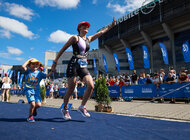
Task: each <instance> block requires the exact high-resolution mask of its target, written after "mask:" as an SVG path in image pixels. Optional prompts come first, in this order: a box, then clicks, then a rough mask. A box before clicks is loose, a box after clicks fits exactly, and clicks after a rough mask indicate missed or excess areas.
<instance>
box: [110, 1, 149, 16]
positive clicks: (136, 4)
mask: <svg viewBox="0 0 190 140" xmlns="http://www.w3.org/2000/svg"><path fill="white" fill-rule="evenodd" d="M151 1H153V0H125V2H124V4H123V5H120V4H112V3H111V2H109V3H108V4H107V8H111V9H113V11H114V12H118V13H120V14H125V13H126V12H132V11H134V10H136V9H138V8H140V7H141V6H142V5H143V3H146V4H147V3H149V2H151Z"/></svg>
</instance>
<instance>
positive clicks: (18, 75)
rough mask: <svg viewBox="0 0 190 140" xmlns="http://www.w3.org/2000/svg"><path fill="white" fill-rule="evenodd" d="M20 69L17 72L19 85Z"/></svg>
mask: <svg viewBox="0 0 190 140" xmlns="http://www.w3.org/2000/svg"><path fill="white" fill-rule="evenodd" d="M19 78H20V71H18V73H17V85H19Z"/></svg>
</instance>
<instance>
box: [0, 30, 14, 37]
mask: <svg viewBox="0 0 190 140" xmlns="http://www.w3.org/2000/svg"><path fill="white" fill-rule="evenodd" d="M0 37H5V38H8V39H10V38H11V34H10V32H9V31H7V30H0Z"/></svg>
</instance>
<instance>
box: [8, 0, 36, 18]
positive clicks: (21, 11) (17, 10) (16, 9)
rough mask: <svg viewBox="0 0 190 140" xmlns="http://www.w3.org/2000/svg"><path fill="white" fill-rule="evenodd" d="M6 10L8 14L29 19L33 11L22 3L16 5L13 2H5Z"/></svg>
mask: <svg viewBox="0 0 190 140" xmlns="http://www.w3.org/2000/svg"><path fill="white" fill-rule="evenodd" d="M5 6H6V11H7V12H9V14H10V15H13V16H16V17H19V18H22V19H25V20H29V21H30V20H31V19H32V16H34V12H33V10H32V9H29V8H25V7H24V6H22V5H18V4H15V3H11V4H10V3H7V2H6V3H5Z"/></svg>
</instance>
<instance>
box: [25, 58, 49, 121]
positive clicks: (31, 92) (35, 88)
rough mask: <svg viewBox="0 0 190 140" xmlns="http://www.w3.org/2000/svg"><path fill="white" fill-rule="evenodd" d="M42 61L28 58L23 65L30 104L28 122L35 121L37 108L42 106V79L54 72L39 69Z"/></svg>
mask: <svg viewBox="0 0 190 140" xmlns="http://www.w3.org/2000/svg"><path fill="white" fill-rule="evenodd" d="M40 64H41V63H40V61H38V60H37V59H35V58H31V59H29V60H27V61H26V62H25V63H24V64H23V65H22V67H23V69H24V70H25V86H24V91H25V94H26V97H27V100H28V103H29V104H30V109H29V117H28V119H27V121H28V122H35V120H34V117H33V116H36V115H37V108H39V107H40V106H41V96H40V84H39V83H40V81H41V80H42V79H45V78H46V77H49V76H50V74H51V73H52V72H50V73H49V74H47V75H46V74H45V73H43V72H42V71H39V70H38V69H39V66H40Z"/></svg>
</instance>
